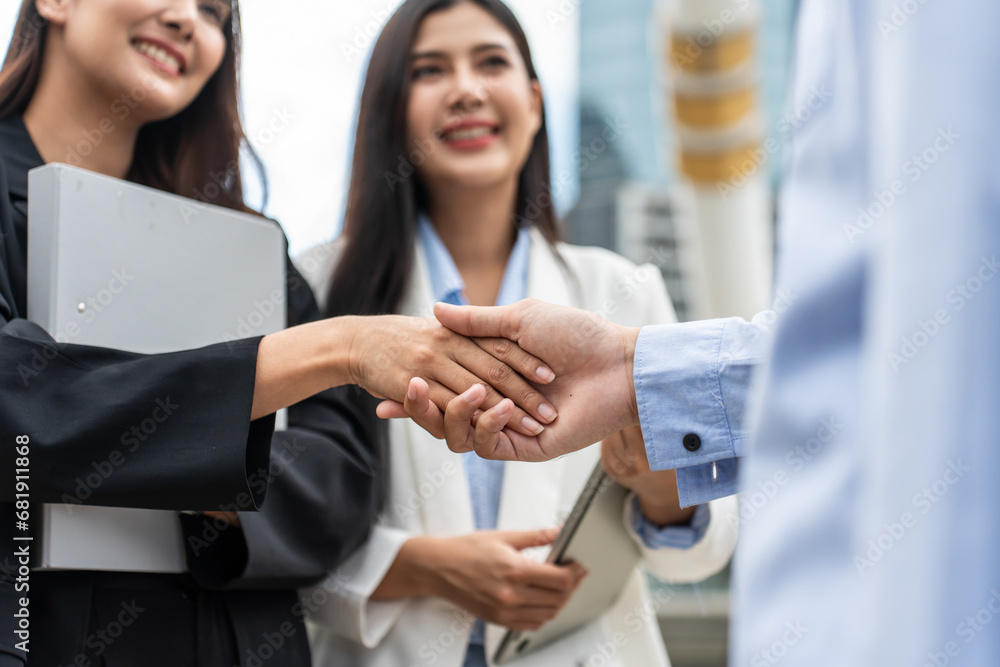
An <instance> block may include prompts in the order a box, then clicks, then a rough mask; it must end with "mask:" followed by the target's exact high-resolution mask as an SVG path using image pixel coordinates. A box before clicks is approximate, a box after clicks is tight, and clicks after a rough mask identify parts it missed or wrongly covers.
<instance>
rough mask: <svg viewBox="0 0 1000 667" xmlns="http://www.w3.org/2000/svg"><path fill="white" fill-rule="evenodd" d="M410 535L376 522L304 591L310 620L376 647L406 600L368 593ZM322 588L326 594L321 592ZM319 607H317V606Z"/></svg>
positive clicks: (368, 645)
mask: <svg viewBox="0 0 1000 667" xmlns="http://www.w3.org/2000/svg"><path fill="white" fill-rule="evenodd" d="M411 537H412V535H411V534H410V533H408V532H406V531H404V530H400V529H398V528H392V527H390V526H386V525H376V526H375V527H374V528H373V529H372V534H371V537H369V538H368V541H367V542H366V543H365V544H364V545H363V546H362V547H361V548H360V549H358V551H356V552H355V553H354V554H353V555H352V556H351V557H350V558H348V559H347V561H346V562H345V563H344V564H343V565H341V566H340V567H339V568H338V569H337V570H336V571H335V572H333V573H332V574H331V575H330V576H328V577H327V578H326V579H325V580H324V581H322V582H320V583H319V584H316V586H314V587H313V588H312V589H308V590H306V591H305V592H304V597H306V598H307V599H310V600H313V601H316V600H318V599H322V598H326V601H325V603H323V604H314V605H313V606H312V608H313V609H316V610H315V611H311V612H310V614H309V618H310V620H312V621H314V622H316V623H319V624H322V625H323V627H325V628H327V629H328V630H330V631H332V632H333V633H335V634H337V635H340V636H341V637H344V638H346V639H350V640H352V641H354V642H357V643H359V644H362V645H363V646H365V647H366V648H375V647H376V646H378V644H379V643H380V642H381V641H382V639H383V638H384V637H385V636H386V634H388V632H389V630H391V629H392V626H393V625H394V624H395V623H396V621H397V620H398V619H399V617H400V616H401V615H402V614H403V611H404V610H405V609H406V607H407V604H408V602H407V601H406V600H398V601H397V600H372V599H371V595H372V593H374V592H375V589H376V588H378V585H379V584H380V583H381V582H382V579H383V578H384V577H385V573H386V572H387V571H388V570H389V567H390V566H391V565H392V563H393V562H394V561H395V560H396V555H397V554H398V553H399V550H400V548H402V546H403V543H404V542H406V541H407V540H408V539H410V538H411ZM321 591H325V592H326V595H322V593H321ZM317 607H318V609H317Z"/></svg>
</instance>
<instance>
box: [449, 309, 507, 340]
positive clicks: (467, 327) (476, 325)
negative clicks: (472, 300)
mask: <svg viewBox="0 0 1000 667" xmlns="http://www.w3.org/2000/svg"><path fill="white" fill-rule="evenodd" d="M509 311H510V307H509V306H502V307H499V308H497V307H493V308H486V307H482V306H453V305H451V304H448V303H441V302H438V303H436V304H434V317H436V318H437V320H438V322H440V323H441V324H442V325H443V326H445V327H447V328H448V329H451V330H452V331H454V332H455V333H457V334H461V335H463V336H470V337H476V338H510V334H511V333H512V332H511V331H509V330H508V328H509V327H508V326H507V325H506V321H507V320H508V318H506V317H505V315H506V314H507V313H508V312H509Z"/></svg>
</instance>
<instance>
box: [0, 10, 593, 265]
mask: <svg viewBox="0 0 1000 667" xmlns="http://www.w3.org/2000/svg"><path fill="white" fill-rule="evenodd" d="M400 2H401V0H352V1H351V2H330V1H329V0H295V1H294V2H291V1H289V2H281V3H276V2H274V0H242V1H241V2H240V11H241V13H242V16H243V35H244V52H243V74H242V76H243V97H244V116H245V121H246V127H247V133H248V135H249V136H250V138H251V141H252V142H253V144H254V146H255V147H256V148H257V150H258V152H259V153H260V155H261V157H262V158H263V160H264V164H265V166H266V168H267V175H268V178H269V182H270V203H269V205H268V208H267V211H266V212H267V214H268V215H270V216H272V217H275V218H277V219H278V220H279V221H280V222H281V223H282V225H284V227H285V230H286V232H287V234H288V237H289V240H290V241H291V245H292V253H293V254H298V253H300V252H302V251H303V250H305V249H307V248H309V247H310V246H312V245H314V244H316V243H319V242H321V241H323V240H326V239H328V238H331V237H333V236H335V235H336V233H337V232H338V230H339V228H340V218H341V215H342V213H343V206H344V196H345V187H346V183H347V178H348V175H347V168H348V165H349V162H350V155H349V154H348V150H349V147H350V146H351V145H352V143H353V126H354V116H355V114H356V111H357V109H356V104H357V97H358V92H359V90H360V82H361V75H362V70H361V68H362V67H363V65H364V63H365V59H366V57H367V52H368V50H369V48H370V46H371V43H372V41H373V40H374V38H375V37H376V36H377V34H378V31H380V30H381V26H382V25H383V24H384V23H385V21H386V19H387V18H388V17H389V15H391V12H392V11H393V10H394V9H395V8H396V7H398V6H399V4H400ZM19 4H20V3H7V2H5V3H4V9H3V10H0V38H2V40H3V43H4V44H6V43H8V42H9V41H10V34H11V32H12V31H13V23H14V19H15V18H16V15H17V9H18V5H19ZM508 5H509V6H510V7H511V9H513V10H514V12H515V13H516V14H517V16H518V19H519V20H520V21H521V23H522V25H523V26H524V29H525V32H526V33H527V35H528V40H529V42H530V44H531V47H532V55H533V57H534V59H535V66H536V68H537V69H538V71H539V76H540V77H541V80H542V86H543V90H544V91H545V100H546V105H547V107H548V122H549V136H550V140H551V141H552V144H553V146H552V148H553V150H552V154H553V163H554V164H553V170H554V171H555V172H556V173H558V172H559V171H560V170H561V169H568V168H570V166H571V164H572V161H571V159H572V151H573V149H574V147H575V146H576V144H577V136H578V132H577V98H578V93H577V91H578V78H579V76H578V55H577V54H578V53H579V48H578V35H579V29H578V24H579V22H578V17H577V16H576V15H575V8H576V7H577V6H578V5H579V1H578V0H577V1H575V2H574V1H573V0H508ZM276 7H280V8H281V10H279V9H276ZM289 9H293V11H288V10H289ZM272 128H274V129H275V130H276V131H272ZM570 171H572V170H571V169H570ZM252 189H253V190H256V188H252ZM560 195H561V197H559V198H558V201H557V203H558V205H559V208H560V211H563V212H565V211H566V210H567V209H568V208H569V206H570V205H571V204H572V200H573V199H575V197H576V187H575V186H574V187H570V188H564V189H563V191H562V192H560ZM254 196H256V195H254Z"/></svg>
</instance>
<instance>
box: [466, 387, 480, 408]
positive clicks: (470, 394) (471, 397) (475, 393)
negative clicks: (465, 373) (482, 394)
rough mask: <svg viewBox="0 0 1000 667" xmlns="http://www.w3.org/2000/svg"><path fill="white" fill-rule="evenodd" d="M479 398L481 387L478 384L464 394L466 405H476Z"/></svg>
mask: <svg viewBox="0 0 1000 667" xmlns="http://www.w3.org/2000/svg"><path fill="white" fill-rule="evenodd" d="M477 398H479V385H478V384H477V385H473V386H472V387H469V388H468V389H466V390H465V393H464V394H462V399H463V400H464V401H465V402H466V403H475V402H476V399H477Z"/></svg>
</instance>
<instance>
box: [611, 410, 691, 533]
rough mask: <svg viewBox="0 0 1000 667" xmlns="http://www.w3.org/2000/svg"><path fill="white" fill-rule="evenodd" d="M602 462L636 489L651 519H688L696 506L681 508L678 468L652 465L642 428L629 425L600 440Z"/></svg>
mask: <svg viewBox="0 0 1000 667" xmlns="http://www.w3.org/2000/svg"><path fill="white" fill-rule="evenodd" d="M601 463H602V464H603V465H604V469H605V470H606V471H607V473H608V475H610V476H611V478H612V479H613V480H615V481H616V482H618V483H619V484H621V485H622V486H624V487H625V488H626V489H630V490H632V491H635V494H636V495H637V496H638V497H639V507H640V508H641V509H642V513H643V515H644V516H645V517H646V519H648V520H649V522H650V523H652V524H654V525H656V526H660V527H663V526H671V525H675V524H681V523H687V522H689V521H690V520H691V517H692V516H693V515H694V508H693V507H688V508H685V509H681V507H680V501H679V500H678V495H677V471H676V470H657V471H655V472H654V471H652V470H650V469H649V460H648V459H647V458H646V445H645V443H644V442H643V439H642V428H640V427H639V426H629V427H628V428H626V429H624V430H622V431H619V432H618V433H615V434H614V435H611V436H608V437H607V438H605V439H604V440H603V441H602V442H601Z"/></svg>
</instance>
